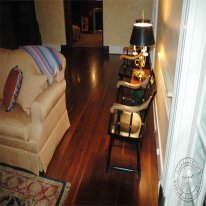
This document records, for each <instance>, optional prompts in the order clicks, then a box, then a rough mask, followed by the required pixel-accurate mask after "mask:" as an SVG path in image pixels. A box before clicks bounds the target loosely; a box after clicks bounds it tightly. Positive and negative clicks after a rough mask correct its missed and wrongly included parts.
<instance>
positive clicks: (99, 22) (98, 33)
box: [64, 0, 103, 47]
mask: <svg viewBox="0 0 206 206" xmlns="http://www.w3.org/2000/svg"><path fill="white" fill-rule="evenodd" d="M64 3H65V4H64V7H65V24H66V25H65V28H66V33H67V46H70V47H102V46H103V5H102V4H103V3H102V0H84V1H82V0H65V2H64Z"/></svg>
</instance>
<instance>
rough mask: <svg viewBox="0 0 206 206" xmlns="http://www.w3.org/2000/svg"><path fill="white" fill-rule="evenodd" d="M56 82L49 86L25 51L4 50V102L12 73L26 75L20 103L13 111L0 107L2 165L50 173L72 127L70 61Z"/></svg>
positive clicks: (0, 55) (0, 63) (0, 52)
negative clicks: (66, 75)
mask: <svg viewBox="0 0 206 206" xmlns="http://www.w3.org/2000/svg"><path fill="white" fill-rule="evenodd" d="M61 58H62V64H63V70H62V71H61V72H60V73H59V74H58V75H57V77H56V80H55V82H53V83H52V84H50V85H49V84H48V82H47V77H46V76H45V75H42V74H41V73H40V71H39V68H38V66H37V64H36V63H35V61H34V60H33V58H32V57H31V56H30V55H29V54H28V53H27V52H26V51H24V50H22V49H16V50H7V49H0V99H2V98H3V89H4V85H5V82H6V79H7V76H8V73H9V71H10V70H11V68H13V67H14V66H16V65H18V66H19V68H20V69H21V70H22V72H23V81H22V86H21V89H20V92H19V95H18V98H17V103H16V105H15V106H14V109H13V110H12V111H11V112H6V111H5V110H4V109H3V108H0V162H3V163H6V164H9V165H13V166H17V167H21V168H23V169H26V170H30V171H32V172H33V173H35V174H37V175H38V174H39V172H40V171H44V172H46V170H47V167H48V165H49V162H50V160H51V158H52V156H53V154H54V152H55V149H56V147H57V145H58V144H59V142H60V140H61V139H62V137H63V136H64V133H65V132H66V131H67V129H68V128H69V126H70V122H69V118H68V114H67V110H66V100H65V88H66V82H65V80H64V69H65V66H66V61H65V58H64V56H63V55H61Z"/></svg>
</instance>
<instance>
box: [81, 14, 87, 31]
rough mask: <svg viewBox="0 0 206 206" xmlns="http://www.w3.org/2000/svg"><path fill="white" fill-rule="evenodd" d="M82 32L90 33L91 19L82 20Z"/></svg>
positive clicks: (83, 18)
mask: <svg viewBox="0 0 206 206" xmlns="http://www.w3.org/2000/svg"><path fill="white" fill-rule="evenodd" d="M81 30H82V32H88V31H89V19H88V17H82V18H81Z"/></svg>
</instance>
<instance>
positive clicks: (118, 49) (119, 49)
mask: <svg viewBox="0 0 206 206" xmlns="http://www.w3.org/2000/svg"><path fill="white" fill-rule="evenodd" d="M109 53H110V54H122V53H123V47H121V46H109Z"/></svg>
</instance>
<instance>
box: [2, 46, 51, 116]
mask: <svg viewBox="0 0 206 206" xmlns="http://www.w3.org/2000/svg"><path fill="white" fill-rule="evenodd" d="M0 58H1V59H0V76H1V77H0V78H1V83H0V98H1V99H3V88H4V85H5V83H6V79H7V76H8V74H9V72H10V70H11V69H12V68H13V67H14V66H16V65H18V66H19V68H20V69H21V71H22V73H23V80H22V86H21V89H20V91H19V96H18V98H17V103H18V104H19V105H20V106H21V107H22V109H23V110H24V111H25V112H26V113H27V114H28V115H29V114H30V107H31V104H32V102H33V101H34V99H35V98H36V97H37V96H38V95H39V94H40V93H41V92H42V91H43V90H44V89H45V88H46V87H47V84H48V82H47V77H46V76H45V75H42V74H41V73H40V72H39V69H38V66H37V65H36V63H35V62H34V60H33V58H32V57H31V56H30V55H29V54H28V53H27V52H26V51H24V50H22V49H15V50H8V49H0Z"/></svg>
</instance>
